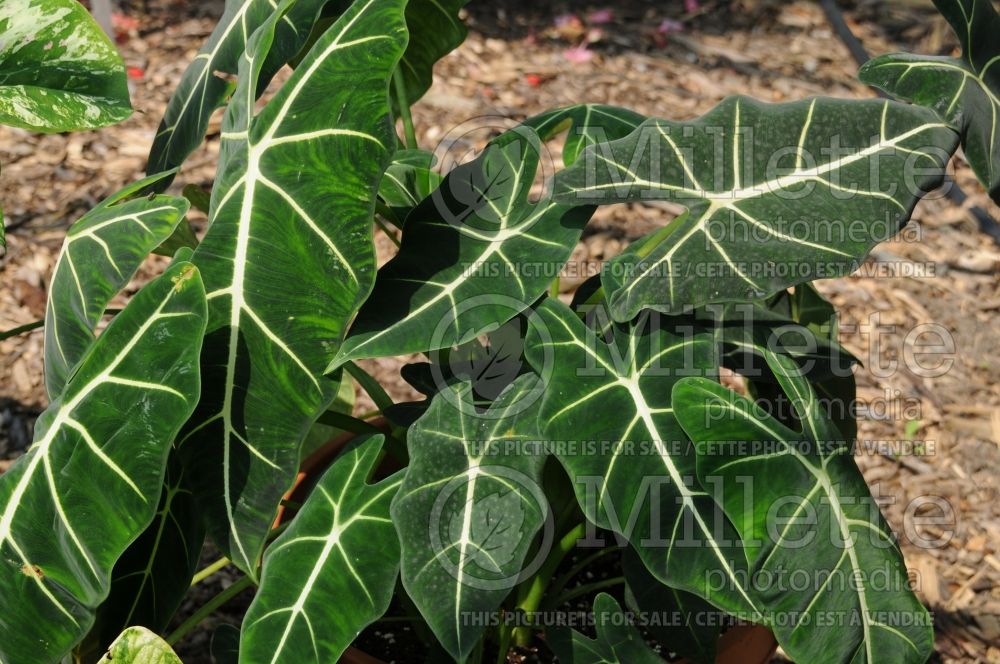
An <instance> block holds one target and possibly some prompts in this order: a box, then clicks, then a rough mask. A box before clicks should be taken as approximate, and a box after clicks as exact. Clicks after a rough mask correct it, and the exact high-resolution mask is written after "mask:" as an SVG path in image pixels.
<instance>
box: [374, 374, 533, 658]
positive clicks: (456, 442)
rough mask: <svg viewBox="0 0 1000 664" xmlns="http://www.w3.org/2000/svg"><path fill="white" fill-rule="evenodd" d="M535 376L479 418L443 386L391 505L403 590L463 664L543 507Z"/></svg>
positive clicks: (456, 390) (459, 390)
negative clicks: (400, 547) (399, 552)
mask: <svg viewBox="0 0 1000 664" xmlns="http://www.w3.org/2000/svg"><path fill="white" fill-rule="evenodd" d="M537 389H538V377H537V376H534V375H526V376H521V377H520V378H518V379H517V380H516V381H514V383H513V384H511V385H510V386H509V387H508V388H507V389H506V390H505V391H504V392H502V393H501V394H500V396H499V397H498V398H497V400H496V401H495V402H494V403H493V404H492V405H491V406H490V408H489V409H488V410H487V411H485V412H484V413H482V414H476V413H473V412H465V411H464V410H461V409H460V407H459V406H457V405H456V404H458V403H463V402H464V400H467V399H468V398H469V392H470V391H471V386H470V385H469V384H468V383H460V384H457V385H453V386H449V387H446V388H444V389H443V390H442V392H440V393H438V394H437V395H436V396H435V397H434V399H433V401H432V402H431V406H430V408H429V409H428V410H427V412H426V413H425V414H424V415H423V416H422V417H421V418H420V419H419V420H417V421H416V423H414V425H413V426H412V427H411V428H410V431H409V434H408V441H409V451H410V465H409V467H408V469H407V471H406V479H405V481H404V482H403V486H402V487H401V488H400V490H399V493H398V494H397V496H396V498H395V499H394V500H393V503H392V519H393V522H394V523H395V524H396V529H397V531H398V532H399V540H400V542H401V545H402V556H403V557H402V576H403V586H404V587H405V588H406V592H407V593H408V594H409V596H410V598H411V599H412V600H413V602H414V604H416V605H417V608H418V609H419V610H420V613H421V615H423V617H424V619H425V620H426V621H427V624H428V625H429V626H430V628H431V629H432V630H433V631H434V634H435V636H437V638H438V641H439V642H440V643H441V645H442V646H444V648H445V650H447V651H448V652H449V653H450V654H451V656H452V657H454V658H455V659H456V660H457V661H464V660H465V658H466V657H468V655H469V653H470V652H471V651H472V649H473V648H474V647H475V645H476V642H477V641H478V639H479V638H480V637H481V636H482V635H483V632H484V631H485V630H486V622H485V621H486V620H487V617H488V616H490V615H492V614H494V613H495V612H496V610H497V609H498V608H499V607H500V604H501V603H502V602H503V600H504V598H505V597H506V596H507V595H508V594H509V593H510V591H511V589H512V588H513V587H514V586H515V585H516V584H517V582H518V580H519V577H520V574H521V572H522V569H523V566H524V563H525V558H526V557H527V554H528V551H529V547H530V545H531V542H532V540H533V539H534V536H535V534H536V533H537V532H538V530H539V529H540V528H541V526H542V523H543V521H544V520H545V516H546V512H547V510H548V506H547V502H546V500H545V494H544V493H542V488H541V474H542V466H543V465H544V464H545V458H546V455H545V453H544V450H543V449H542V448H541V447H540V446H539V435H538V431H537V428H536V417H535V416H536V414H537V407H536V406H537V402H536V404H535V405H532V404H531V403H529V400H530V399H532V398H533V397H537V396H538V391H537Z"/></svg>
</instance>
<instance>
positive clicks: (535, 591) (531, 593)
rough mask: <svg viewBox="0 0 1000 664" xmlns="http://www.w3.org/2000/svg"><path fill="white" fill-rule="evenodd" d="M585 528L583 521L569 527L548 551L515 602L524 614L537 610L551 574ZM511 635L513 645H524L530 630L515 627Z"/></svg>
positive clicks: (583, 532)
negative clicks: (543, 560)
mask: <svg viewBox="0 0 1000 664" xmlns="http://www.w3.org/2000/svg"><path fill="white" fill-rule="evenodd" d="M586 529H587V524H586V523H585V522H583V523H578V524H577V525H576V526H574V527H573V528H571V529H570V530H569V531H568V532H567V533H566V534H565V535H563V536H562V538H561V539H560V540H559V541H558V542H557V543H556V545H555V547H554V548H553V549H552V551H550V552H549V555H548V557H547V558H546V559H545V562H544V563H542V566H541V568H540V569H539V570H538V572H536V573H535V575H534V576H533V577H531V583H530V584H528V586H527V587H526V590H523V591H522V593H521V594H520V595H519V597H518V602H517V608H518V609H520V610H521V611H523V612H524V613H525V615H526V616H528V615H530V614H532V613H534V612H535V611H537V610H538V607H539V605H540V604H541V603H542V598H543V597H544V596H545V589H546V588H548V587H549V582H550V581H551V580H552V575H553V574H555V571H556V569H557V568H558V567H559V564H560V563H562V561H563V558H565V557H566V556H567V555H568V554H569V552H570V551H572V550H573V549H574V548H575V547H576V543H577V541H578V540H580V539H581V538H582V537H583V536H584V535H585V534H586ZM522 588H524V586H522ZM513 636H514V644H515V645H518V646H526V645H528V641H529V638H530V636H531V632H530V630H529V629H528V628H527V627H517V628H515V629H514V634H513ZM501 638H502V637H501Z"/></svg>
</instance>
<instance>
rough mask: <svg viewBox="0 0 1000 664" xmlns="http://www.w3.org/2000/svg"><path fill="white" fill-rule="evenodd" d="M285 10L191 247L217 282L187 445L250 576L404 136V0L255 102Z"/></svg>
mask: <svg viewBox="0 0 1000 664" xmlns="http://www.w3.org/2000/svg"><path fill="white" fill-rule="evenodd" d="M286 4H287V3H286ZM285 7H286V5H282V9H284V8H285ZM283 19H284V16H283V15H282V13H281V10H279V11H278V12H276V13H275V15H274V16H273V17H272V18H271V19H270V20H269V21H268V22H266V23H265V24H264V25H263V26H262V27H261V28H260V29H259V30H258V31H257V32H256V33H255V34H254V36H253V38H252V39H251V40H250V45H249V47H248V48H249V56H248V57H247V58H245V59H244V62H243V65H242V66H241V70H240V79H239V85H238V86H237V89H236V92H235V94H234V97H233V100H232V101H231V102H230V104H229V107H228V109H227V112H226V116H225V118H224V120H223V138H224V145H223V147H222V152H221V156H220V166H219V178H218V181H217V183H216V186H215V188H214V190H213V192H212V207H211V215H210V217H209V219H210V226H209V229H208V232H207V233H206V235H205V237H204V239H203V240H202V242H201V244H200V245H199V246H198V250H197V251H196V252H195V254H194V259H193V260H194V263H195V265H198V266H199V269H200V270H201V271H202V274H203V275H204V278H205V284H206V288H207V290H208V291H209V296H208V297H209V314H210V318H209V328H208V336H207V339H206V342H205V352H204V356H203V368H204V382H205V387H204V390H203V395H202V400H201V403H200V404H199V408H198V412H197V413H196V414H195V417H193V418H192V421H191V423H190V425H189V427H188V428H187V433H186V434H185V437H184V439H183V440H182V442H181V443H180V446H181V451H182V453H184V454H185V455H186V456H187V457H188V461H187V462H186V463H187V468H188V470H189V472H190V473H191V475H189V477H191V479H193V481H194V485H195V488H196V495H198V496H199V499H200V500H201V503H202V509H203V510H204V512H205V513H206V518H207V523H208V528H209V533H210V534H211V535H212V537H213V539H214V540H215V541H216V543H218V544H219V547H220V548H221V549H222V550H223V552H224V553H225V554H226V555H227V556H228V557H229V558H230V559H231V560H233V562H234V563H235V564H236V565H238V566H239V567H240V568H241V569H243V570H244V571H245V572H247V573H248V574H250V575H251V576H256V574H257V563H258V560H259V558H260V554H261V551H262V549H263V545H264V539H265V537H266V535H267V533H268V531H269V530H270V528H271V523H272V521H273V519H274V514H275V511H276V509H277V507H278V502H279V501H280V499H281V496H282V494H283V493H284V492H285V491H286V490H287V489H288V487H289V485H290V484H291V482H292V480H293V479H294V476H295V471H296V468H297V467H298V462H299V447H300V445H301V443H302V440H303V438H304V437H305V435H306V433H307V431H308V429H309V427H310V425H311V424H312V423H313V422H314V421H315V419H316V417H317V416H318V415H319V414H320V413H321V412H322V411H323V410H324V409H325V408H326V407H327V406H328V405H329V404H330V402H331V401H332V400H333V398H334V396H335V395H336V392H337V389H338V384H337V382H336V381H332V380H327V379H326V378H324V377H323V374H322V372H323V368H324V367H325V366H326V364H327V362H328V361H329V358H330V356H331V354H332V353H333V351H335V350H336V348H337V345H338V341H339V340H340V339H341V338H342V337H343V335H344V330H345V328H346V325H347V322H348V321H349V320H350V319H351V318H352V317H353V315H354V314H355V312H356V311H357V308H358V307H359V306H360V304H361V302H362V301H363V300H364V298H365V296H366V295H367V293H368V292H369V290H370V288H371V282H372V279H373V277H374V271H375V251H374V246H373V244H372V226H371V224H372V210H373V207H374V200H375V195H376V192H377V188H378V182H379V179H380V178H381V176H382V172H383V170H384V169H385V167H386V166H387V165H388V163H389V160H390V159H391V155H392V154H393V151H394V147H395V146H394V143H395V135H394V132H393V128H392V124H391V121H390V116H389V107H388V103H389V102H388V94H387V90H388V85H389V78H390V76H391V72H392V69H393V67H394V66H395V64H396V62H397V60H398V59H399V56H400V53H402V50H403V46H404V44H405V43H406V29H405V26H404V24H403V0H385V1H380V2H375V1H374V0H359V1H358V2H355V3H354V5H352V7H351V8H350V9H349V10H348V11H347V12H345V13H344V14H343V15H342V16H341V17H340V18H339V19H338V20H337V22H336V23H335V24H334V25H333V27H331V28H330V29H329V30H328V31H327V32H326V33H324V34H323V36H322V37H321V38H320V39H319V40H318V41H317V42H316V44H315V46H314V47H313V48H312V50H311V51H309V54H308V55H307V56H306V57H305V58H304V59H303V61H302V63H301V64H300V66H299V68H298V69H296V70H295V73H294V74H292V76H291V77H290V78H289V80H288V81H287V83H286V84H285V85H284V86H283V87H282V88H281V90H280V91H279V92H278V93H277V94H276V95H275V96H274V98H273V99H272V100H271V101H270V102H269V103H268V104H267V105H266V106H265V107H264V108H263V110H261V111H260V112H259V113H257V114H256V115H254V99H255V91H256V87H257V83H258V81H259V80H260V70H261V67H262V66H263V64H264V62H265V58H266V55H267V53H268V49H269V47H270V45H271V41H272V39H273V38H274V29H275V25H276V24H279V23H282V22H283ZM317 99H322V100H323V103H322V104H319V103H317ZM331 108H335V109H342V111H339V112H338V113H335V114H331V112H330V109H331ZM192 457H193V458H192Z"/></svg>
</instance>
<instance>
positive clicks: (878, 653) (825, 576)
mask: <svg viewBox="0 0 1000 664" xmlns="http://www.w3.org/2000/svg"><path fill="white" fill-rule="evenodd" d="M765 355H766V356H767V362H768V364H769V366H770V367H771V370H772V371H773V372H774V374H775V376H777V378H778V381H779V382H780V384H781V387H782V389H783V390H784V391H785V393H786V394H787V395H788V398H789V399H790V400H791V402H792V405H793V406H794V408H795V411H796V414H797V416H798V419H799V421H800V422H801V427H802V428H801V430H795V429H791V428H789V427H787V426H785V425H784V424H782V423H781V422H779V421H778V420H776V419H774V418H773V417H771V416H770V415H769V414H768V413H766V412H764V411H763V410H762V409H761V408H760V407H759V406H757V405H756V404H755V403H754V402H753V401H751V400H749V399H747V398H745V397H743V396H740V395H738V394H736V393H735V392H733V391H731V390H729V389H728V388H725V387H723V386H721V385H719V384H718V383H715V382H712V381H709V380H705V379H702V378H686V379H684V380H682V381H681V382H679V383H677V385H676V386H675V387H674V389H673V404H674V408H675V409H676V411H677V417H678V419H679V420H680V422H681V425H682V426H683V427H684V430H685V431H686V432H687V433H688V435H689V436H691V438H692V439H693V440H694V441H695V446H696V448H697V450H698V463H697V466H698V477H699V478H700V480H701V481H702V483H703V484H705V485H706V486H712V487H714V489H713V491H714V492H715V494H716V497H717V499H718V500H719V501H720V504H721V505H722V507H723V509H724V510H725V512H726V514H727V516H728V517H729V519H730V520H731V521H732V522H733V524H735V526H736V528H737V529H738V530H739V531H740V536H741V538H742V540H743V543H744V548H745V551H746V556H747V560H748V561H749V563H750V569H751V572H752V573H753V579H754V581H753V583H752V584H751V588H750V592H751V593H752V596H753V597H754V599H755V600H756V601H757V602H758V604H759V606H761V607H763V609H764V610H765V612H766V613H765V615H767V616H771V617H772V618H771V619H770V620H769V622H770V623H771V626H772V629H773V630H774V633H775V636H776V637H777V639H778V642H779V643H780V644H781V646H782V648H784V650H785V652H787V653H788V655H789V656H790V657H791V658H792V659H793V660H795V661H797V662H818V661H823V662H845V663H846V662H914V663H916V662H925V661H927V658H928V657H929V656H930V654H931V651H932V648H933V632H932V628H931V627H932V624H931V618H930V616H929V615H928V613H927V610H926V609H925V608H924V607H923V605H921V604H920V601H919V600H918V599H917V598H916V596H915V595H914V594H913V591H912V590H911V589H910V587H909V580H908V577H907V573H906V566H905V565H904V563H903V557H902V554H901V553H900V550H899V546H898V544H897V543H896V540H895V538H894V536H893V535H892V532H891V531H890V530H889V526H888V525H887V524H886V522H885V519H883V518H882V515H881V513H880V511H879V506H878V504H877V503H876V502H875V499H874V498H873V497H872V496H871V493H870V492H869V490H868V486H867V484H866V483H865V480H864V477H863V476H862V475H861V471H860V470H859V469H858V467H857V464H856V463H855V461H854V458H853V454H852V453H853V445H852V443H853V441H846V440H844V439H843V435H842V434H841V432H840V431H839V430H838V429H837V427H836V426H835V425H834V423H833V422H832V421H830V420H829V419H828V418H827V417H826V416H825V415H824V414H823V413H822V412H821V410H820V409H821V405H820V403H819V400H818V399H817V398H816V394H815V392H814V391H813V390H812V389H811V388H810V386H809V384H808V382H807V381H806V380H805V379H804V378H802V376H801V375H800V374H801V372H800V370H799V368H798V365H797V364H796V362H795V361H794V360H793V359H791V358H789V357H785V356H781V355H776V354H774V353H772V352H770V351H765ZM796 578H797V579H799V580H798V581H797V582H795V581H793V579H796ZM830 625H836V628H834V629H831V628H830Z"/></svg>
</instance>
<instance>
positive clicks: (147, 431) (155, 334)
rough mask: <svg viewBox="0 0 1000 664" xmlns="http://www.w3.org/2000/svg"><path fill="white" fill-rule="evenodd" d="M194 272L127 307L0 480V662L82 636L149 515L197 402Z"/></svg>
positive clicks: (198, 302)
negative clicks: (173, 449) (173, 450)
mask: <svg viewBox="0 0 1000 664" xmlns="http://www.w3.org/2000/svg"><path fill="white" fill-rule="evenodd" d="M205 321H206V305H205V291H204V288H203V286H202V282H201V278H200V276H199V274H198V271H197V270H196V269H195V268H194V266H192V265H191V264H190V263H178V264H176V265H174V266H172V267H171V268H170V269H168V270H167V271H166V272H165V273H164V274H163V275H162V276H161V277H159V278H158V279H156V280H155V281H152V282H150V283H149V284H148V285H147V286H146V287H145V288H143V289H142V290H141V291H140V292H139V293H138V294H137V295H136V296H135V297H134V298H133V299H132V301H131V302H129V304H128V306H127V307H125V309H124V311H122V312H121V313H120V314H118V316H116V317H115V319H114V320H113V321H112V322H111V324H110V325H108V328H107V329H106V330H105V331H104V332H103V333H102V334H101V336H100V337H99V338H98V339H97V341H96V342H95V343H94V344H93V346H91V348H90V350H89V351H88V352H87V354H86V355H85V356H84V358H83V359H82V360H81V362H80V364H79V366H78V367H77V370H76V372H75V373H74V374H73V376H72V377H71V378H70V380H69V382H68V383H67V384H66V388H65V389H64V390H63V391H62V393H61V394H60V395H59V397H57V398H56V399H55V400H53V401H52V404H51V405H50V406H49V407H48V409H46V410H45V412H44V413H42V415H41V416H40V417H39V418H38V422H37V424H36V425H35V440H34V444H33V445H32V446H31V448H30V449H29V450H28V452H27V454H25V455H24V456H23V457H21V458H20V459H18V461H17V462H16V463H15V464H14V465H13V466H12V467H11V468H10V470H8V471H7V472H6V473H4V474H3V475H2V476H0V614H2V615H3V638H2V639H0V661H3V662H5V663H7V664H20V663H22V662H23V663H24V664H37V663H38V662H55V661H58V660H59V658H60V657H62V656H63V655H65V654H66V653H67V652H68V651H69V649H70V648H71V647H72V646H73V645H74V644H75V643H76V642H77V641H79V640H80V639H81V638H82V637H83V636H84V635H85V634H86V633H87V630H88V629H89V628H90V625H91V623H92V622H93V620H94V610H95V609H96V608H97V606H98V605H99V604H101V602H102V601H103V600H104V599H105V597H106V596H107V594H108V587H109V584H110V581H111V579H110V577H111V570H112V566H113V565H114V564H115V561H116V560H118V558H119V556H121V555H122V553H123V552H124V551H125V548H126V547H127V546H128V545H129V544H130V543H131V542H132V540H134V539H135V538H136V537H137V536H138V535H139V533H141V532H142V531H143V530H144V529H145V528H146V526H147V525H148V524H149V522H150V520H151V519H152V518H153V514H154V513H155V512H156V506H157V502H158V500H159V495H160V488H161V486H162V481H163V472H164V465H165V463H166V459H167V453H168V451H169V450H170V444H171V442H172V441H173V439H174V436H175V435H176V434H177V432H178V430H179V429H180V428H181V426H182V425H183V424H184V421H185V420H186V419H187V417H188V415H190V413H191V411H192V410H193V409H194V405H195V403H196V402H197V399H198V386H199V375H198V356H199V351H200V350H201V342H202V336H203V334H204V331H205Z"/></svg>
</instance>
